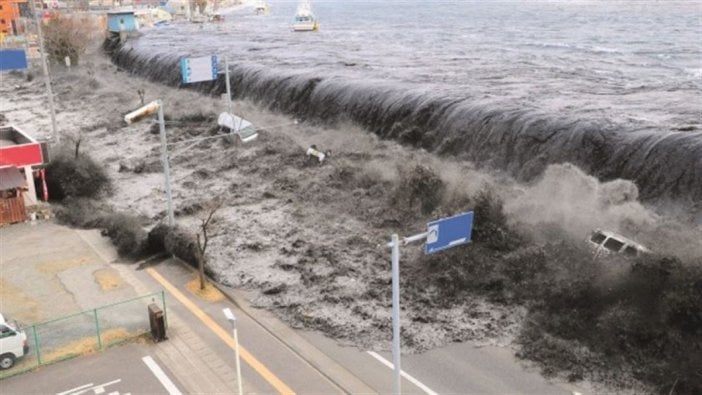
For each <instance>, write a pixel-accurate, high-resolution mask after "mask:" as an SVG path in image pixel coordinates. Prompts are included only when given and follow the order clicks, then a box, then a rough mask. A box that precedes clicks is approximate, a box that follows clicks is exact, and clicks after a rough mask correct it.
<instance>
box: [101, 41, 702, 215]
mask: <svg viewBox="0 0 702 395" xmlns="http://www.w3.org/2000/svg"><path fill="white" fill-rule="evenodd" d="M104 47H105V49H106V51H107V52H108V53H109V54H110V55H111V57H112V61H113V62H114V63H115V64H116V65H118V66H119V67H121V68H123V69H125V70H127V71H129V72H131V73H135V74H138V75H141V76H143V77H146V78H149V79H151V80H154V81H158V82H160V83H163V84H167V85H171V86H182V87H187V88H192V89H196V90H198V91H200V92H202V93H205V94H211V95H219V94H221V93H224V92H226V84H225V80H224V76H223V74H220V77H219V78H218V79H217V80H215V81H209V82H202V83H195V84H189V85H187V86H186V85H182V83H181V75H180V66H179V61H180V57H179V56H178V55H168V56H164V55H162V54H161V55H158V54H156V55H155V54H150V53H144V52H140V51H137V50H135V49H134V48H132V47H130V46H129V43H126V44H125V45H120V44H119V42H118V41H117V40H111V41H110V40H108V41H106V42H105V46H104ZM230 78H231V83H232V86H235V87H236V89H235V90H234V96H235V97H236V98H239V99H249V100H252V101H254V102H256V103H257V104H259V105H261V106H263V107H266V108H268V109H270V110H273V111H279V112H283V113H286V114H290V115H293V116H295V117H297V118H302V119H309V120H316V121H322V122H337V121H351V122H353V123H355V124H358V125H360V126H362V127H364V128H365V129H367V130H368V131H370V132H372V133H375V134H376V135H378V136H379V137H381V138H386V139H394V140H396V141H399V142H401V143H403V144H407V145H411V146H414V147H417V148H424V149H426V150H428V151H431V152H434V153H436V154H438V155H451V156H455V157H458V158H460V159H465V160H470V161H472V162H474V163H476V164H477V165H478V166H481V167H489V168H495V169H499V170H503V171H506V172H508V173H509V174H511V175H513V176H515V177H516V178H518V179H520V180H525V181H529V180H532V179H534V178H536V177H538V176H539V175H541V174H542V173H543V171H544V170H545V169H546V167H547V166H548V165H549V164H555V163H564V162H569V163H573V164H575V165H576V166H578V167H580V168H581V169H583V170H584V171H585V172H587V173H589V174H591V175H593V176H595V177H597V178H598V179H600V180H601V181H609V180H613V179H618V178H621V179H627V180H631V181H633V182H634V183H635V184H636V185H637V187H638V188H639V197H640V199H641V200H642V201H647V202H656V201H674V202H676V203H679V204H682V205H684V206H685V207H688V208H691V209H692V210H695V211H697V210H700V209H702V132H700V131H698V130H692V131H661V130H650V129H643V130H631V129H630V128H629V129H626V128H624V127H622V126H621V125H617V124H615V123H613V122H610V121H608V120H597V121H592V120H583V119H578V118H577V117H575V116H568V114H547V113H540V112H538V111H535V110H534V109H525V108H520V107H518V106H516V105H513V106H510V105H509V104H507V105H505V104H503V103H499V104H495V102H486V101H485V100H484V99H480V98H472V97H465V98H457V97H445V96H443V97H442V96H441V95H439V94H437V93H436V92H433V91H432V90H430V89H426V90H421V89H407V88H404V87H403V86H401V85H398V84H394V83H392V82H389V81H359V80H353V79H349V78H340V77H335V76H326V77H325V76H321V75H318V74H314V73H299V72H298V73H294V72H288V73H285V72H283V71H281V70H278V69H271V68H269V67H263V66H256V65H248V64H247V65H243V64H239V65H237V64H232V65H230Z"/></svg>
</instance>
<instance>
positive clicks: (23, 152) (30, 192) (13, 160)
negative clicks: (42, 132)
mask: <svg viewBox="0 0 702 395" xmlns="http://www.w3.org/2000/svg"><path fill="white" fill-rule="evenodd" d="M47 162H48V151H47V147H46V145H45V144H43V143H39V142H38V141H36V140H35V139H34V138H32V137H31V136H29V135H28V134H26V133H25V132H23V131H22V130H20V129H18V128H16V127H15V126H11V125H5V126H0V167H12V168H13V169H14V168H17V169H19V170H18V171H19V174H20V175H21V176H22V178H24V180H25V184H24V187H22V188H24V189H25V190H24V191H23V193H22V194H21V195H22V197H23V198H24V205H25V206H28V207H31V206H35V205H36V204H37V193H36V184H35V182H34V179H35V177H36V178H39V180H40V182H41V185H42V189H41V190H42V191H43V195H44V196H43V198H44V200H47V199H48V196H47V192H46V179H45V173H44V170H43V169H39V168H40V167H43V165H44V164H46V163H47ZM34 168H37V170H35V169H34ZM6 171H7V172H11V171H12V170H6ZM12 177H13V179H14V173H13V176H12ZM17 188H19V187H17Z"/></svg>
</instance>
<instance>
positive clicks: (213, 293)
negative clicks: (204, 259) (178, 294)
mask: <svg viewBox="0 0 702 395" xmlns="http://www.w3.org/2000/svg"><path fill="white" fill-rule="evenodd" d="M185 287H186V288H187V289H188V291H190V292H192V294H193V295H196V296H197V297H199V298H200V299H202V300H206V301H208V302H219V301H220V300H222V299H224V295H223V294H222V293H221V292H220V291H219V290H218V289H217V288H216V287H215V286H214V285H212V284H210V283H209V282H207V281H206V282H205V289H200V277H198V276H195V278H193V279H192V280H190V281H188V283H187V284H186V285H185Z"/></svg>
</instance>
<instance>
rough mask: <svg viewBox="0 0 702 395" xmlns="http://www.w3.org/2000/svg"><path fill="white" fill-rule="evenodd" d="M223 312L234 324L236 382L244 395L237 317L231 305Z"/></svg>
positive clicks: (240, 393)
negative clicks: (230, 307)
mask: <svg viewBox="0 0 702 395" xmlns="http://www.w3.org/2000/svg"><path fill="white" fill-rule="evenodd" d="M222 312H224V316H225V317H227V321H229V323H230V324H231V325H232V334H233V336H234V354H235V355H236V383H237V386H238V387H239V395H243V393H244V392H243V391H242V389H241V364H240V363H239V337H238V336H237V333H236V317H235V316H234V313H232V311H231V309H229V307H227V308H224V309H222Z"/></svg>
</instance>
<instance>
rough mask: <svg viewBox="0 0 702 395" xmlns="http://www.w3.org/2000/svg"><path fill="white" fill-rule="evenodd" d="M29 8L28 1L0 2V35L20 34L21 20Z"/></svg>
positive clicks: (8, 0) (6, 0)
mask: <svg viewBox="0 0 702 395" xmlns="http://www.w3.org/2000/svg"><path fill="white" fill-rule="evenodd" d="M27 7H28V3H27V0H0V33H2V34H7V35H16V34H19V31H20V29H21V27H20V25H19V18H20V16H25V15H26V14H27V11H28V8H27Z"/></svg>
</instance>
